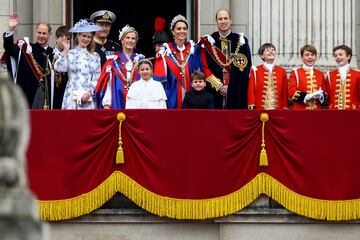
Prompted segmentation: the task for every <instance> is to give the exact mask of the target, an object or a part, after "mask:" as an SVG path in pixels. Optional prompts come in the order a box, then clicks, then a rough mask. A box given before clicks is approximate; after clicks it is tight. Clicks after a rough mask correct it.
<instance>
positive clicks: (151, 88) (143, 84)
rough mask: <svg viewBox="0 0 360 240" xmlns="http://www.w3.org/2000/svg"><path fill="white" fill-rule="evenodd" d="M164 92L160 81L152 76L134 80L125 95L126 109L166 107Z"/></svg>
mask: <svg viewBox="0 0 360 240" xmlns="http://www.w3.org/2000/svg"><path fill="white" fill-rule="evenodd" d="M166 100H167V98H166V94H165V90H164V88H163V86H162V84H161V83H160V82H157V81H154V80H153V79H152V78H151V79H149V80H147V81H145V80H143V79H140V80H139V81H136V82H134V83H133V84H132V85H131V86H130V88H129V92H128V94H127V96H126V106H125V108H126V109H131V108H143V109H166Z"/></svg>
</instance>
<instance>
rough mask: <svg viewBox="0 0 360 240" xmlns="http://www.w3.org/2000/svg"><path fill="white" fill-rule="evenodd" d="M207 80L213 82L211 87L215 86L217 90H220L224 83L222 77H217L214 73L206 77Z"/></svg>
mask: <svg viewBox="0 0 360 240" xmlns="http://www.w3.org/2000/svg"><path fill="white" fill-rule="evenodd" d="M206 81H207V82H208V83H210V84H211V87H212V88H214V89H215V90H216V91H219V90H220V88H221V87H222V86H223V85H224V84H223V83H222V82H221V81H220V79H218V78H217V77H215V76H214V75H211V76H210V77H208V78H207V79H206Z"/></svg>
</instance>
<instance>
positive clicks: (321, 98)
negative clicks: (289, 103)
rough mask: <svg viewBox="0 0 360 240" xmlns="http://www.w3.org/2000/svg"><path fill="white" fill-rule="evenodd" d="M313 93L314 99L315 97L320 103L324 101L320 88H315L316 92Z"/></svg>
mask: <svg viewBox="0 0 360 240" xmlns="http://www.w3.org/2000/svg"><path fill="white" fill-rule="evenodd" d="M313 94H314V99H317V100H318V101H319V102H320V103H323V102H324V100H325V99H324V91H323V90H321V88H320V89H319V90H317V91H316V92H314V93H313Z"/></svg>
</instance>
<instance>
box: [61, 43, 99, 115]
mask: <svg viewBox="0 0 360 240" xmlns="http://www.w3.org/2000/svg"><path fill="white" fill-rule="evenodd" d="M54 68H55V70H56V71H58V72H67V73H68V77H69V81H68V83H67V85H66V89H65V93H64V98H63V103H62V107H61V108H62V109H94V108H95V106H96V104H95V103H94V99H93V98H92V95H93V92H94V89H95V87H96V84H97V81H98V79H99V76H100V71H101V63H100V56H99V54H98V53H96V52H94V53H90V52H89V51H88V50H87V49H86V48H79V47H76V48H74V49H71V50H70V51H69V52H68V53H67V54H61V55H60V57H59V58H58V59H57V60H56V62H55V66H54ZM86 92H88V93H90V94H91V97H90V99H89V101H88V102H87V103H83V102H81V97H82V96H83V95H84V94H85V93H86Z"/></svg>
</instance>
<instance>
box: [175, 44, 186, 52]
mask: <svg viewBox="0 0 360 240" xmlns="http://www.w3.org/2000/svg"><path fill="white" fill-rule="evenodd" d="M176 47H177V49H178V50H179V51H180V52H182V51H184V50H185V44H184V45H183V46H182V47H179V46H177V45H176Z"/></svg>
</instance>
